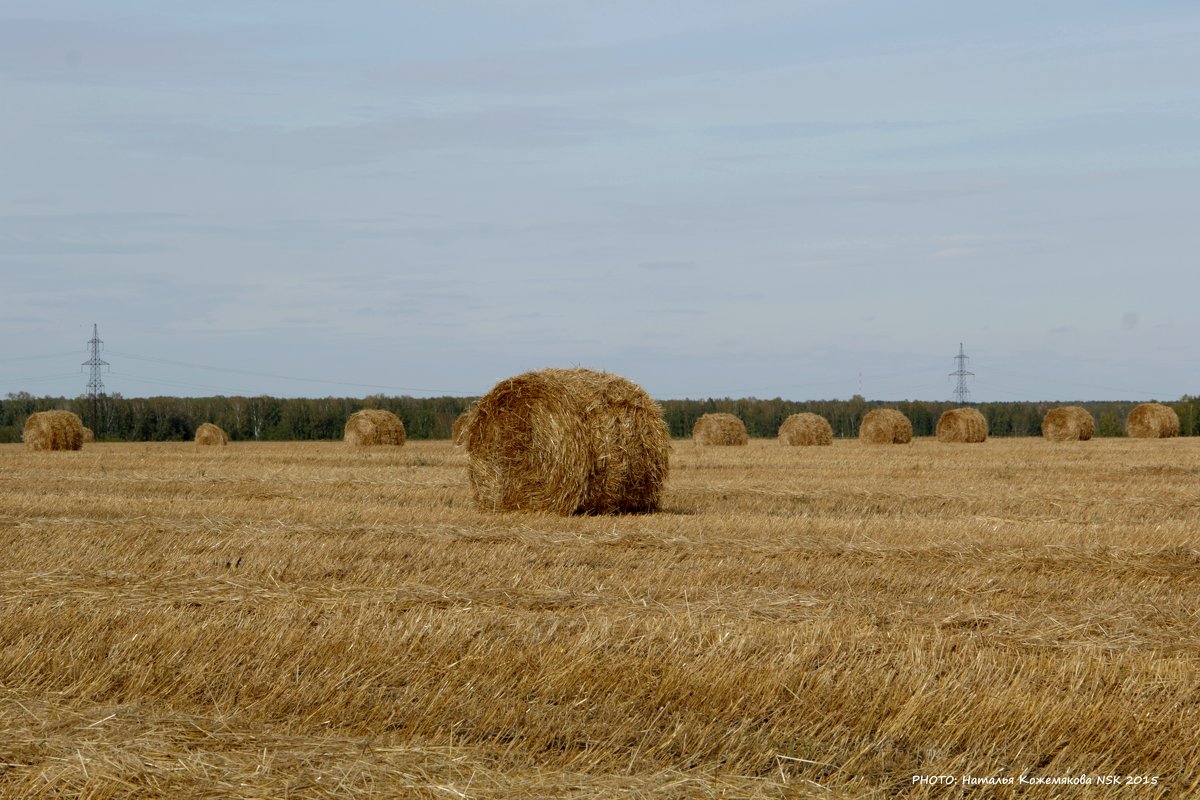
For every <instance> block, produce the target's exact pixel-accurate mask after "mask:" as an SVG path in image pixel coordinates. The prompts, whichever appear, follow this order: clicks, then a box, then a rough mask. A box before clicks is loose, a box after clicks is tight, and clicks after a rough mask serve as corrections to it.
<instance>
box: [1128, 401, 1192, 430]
mask: <svg viewBox="0 0 1200 800" xmlns="http://www.w3.org/2000/svg"><path fill="white" fill-rule="evenodd" d="M1125 430H1126V431H1127V432H1128V433H1129V435H1130V436H1132V437H1133V438H1135V439H1170V438H1171V437H1173V436H1178V435H1179V415H1178V414H1176V413H1175V409H1173V408H1171V407H1170V406H1165V405H1163V404H1162V403H1142V404H1141V405H1139V406H1137V407H1136V408H1134V409H1133V411H1130V412H1129V417H1128V418H1126V420H1125Z"/></svg>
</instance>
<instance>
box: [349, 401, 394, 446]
mask: <svg viewBox="0 0 1200 800" xmlns="http://www.w3.org/2000/svg"><path fill="white" fill-rule="evenodd" d="M343 438H344V440H345V442H346V444H348V445H350V446H352V447H372V446H374V445H395V446H397V447H399V446H400V445H402V444H404V442H405V434H404V423H403V422H401V420H400V418H399V417H397V416H396V415H395V414H393V413H392V412H390V411H387V410H385V409H382V408H364V409H363V410H362V411H355V412H354V413H353V414H351V415H350V419H348V420H346V428H345V432H344V434H343Z"/></svg>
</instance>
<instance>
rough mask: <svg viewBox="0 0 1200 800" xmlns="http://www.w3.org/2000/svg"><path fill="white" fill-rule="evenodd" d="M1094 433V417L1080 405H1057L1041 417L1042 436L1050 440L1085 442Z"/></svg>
mask: <svg viewBox="0 0 1200 800" xmlns="http://www.w3.org/2000/svg"><path fill="white" fill-rule="evenodd" d="M1095 435H1096V418H1095V417H1093V416H1092V414H1091V412H1090V411H1088V410H1087V409H1086V408H1082V407H1081V406H1059V407H1058V408H1052V409H1050V410H1049V411H1047V412H1046V416H1044V417H1042V436H1043V437H1044V438H1045V439H1046V440H1048V441H1051V442H1086V441H1087V440H1088V439H1091V438H1092V437H1093V436H1095Z"/></svg>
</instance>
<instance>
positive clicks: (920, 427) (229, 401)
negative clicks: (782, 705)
mask: <svg viewBox="0 0 1200 800" xmlns="http://www.w3.org/2000/svg"><path fill="white" fill-rule="evenodd" d="M475 399H476V398H469V397H426V398H417V397H385V396H380V395H373V396H370V397H366V398H352V397H324V398H278V397H266V396H262V397H223V396H217V397H147V398H140V397H135V398H125V397H121V396H120V395H111V396H103V397H101V398H100V399H99V403H98V408H97V413H96V415H93V413H92V408H91V403H90V401H89V399H88V398H86V397H76V398H64V397H33V396H32V395H30V394H27V393H25V392H21V393H17V394H8V395H7V396H5V398H4V399H3V400H0V442H19V441H21V432H22V431H23V429H24V425H25V419H26V417H28V416H29V415H30V414H32V413H33V412H35V411H46V410H49V409H55V408H60V409H66V410H68V411H74V412H75V413H76V414H79V416H80V417H82V418H83V421H84V424H85V425H87V426H89V427H90V428H92V430H93V431H95V433H96V436H97V438H98V439H107V440H115V441H134V442H158V441H189V440H191V439H192V438H193V437H194V436H195V433H196V428H197V427H198V426H199V425H200V424H202V423H204V422H212V423H214V424H216V425H219V426H220V427H221V428H223V429H224V430H225V432H226V433H228V434H229V438H230V439H231V440H234V441H247V440H255V439H257V440H260V441H287V440H320V439H341V438H342V431H343V427H344V426H345V424H346V419H347V418H348V417H349V416H350V415H351V414H353V413H354V412H355V411H358V410H359V409H363V408H383V409H387V410H388V411H391V412H393V413H395V414H396V415H397V416H399V417H400V419H402V420H403V421H404V428H405V431H406V433H407V435H408V438H410V439H448V438H450V429H451V427H452V426H453V425H454V420H455V419H456V418H457V417H458V415H459V414H461V413H462V412H463V411H464V410H465V409H466V408H467V407H469V406H470V405H471V403H472V402H473V401H474V400H475ZM661 405H662V408H663V413H664V415H665V417H666V420H667V424H668V425H669V426H670V428H671V435H672V436H674V437H676V438H687V437H689V436H690V435H691V432H692V426H693V425H694V424H695V422H696V420H697V419H698V418H699V417H700V415H702V414H707V413H709V412H712V411H726V412H729V413H732V414H736V415H737V416H738V417H740V418H741V419H742V421H743V422H745V423H746V429H747V430H748V431H749V433H750V435H751V436H753V437H774V436H775V435H776V434H777V432H778V430H779V426H780V425H781V424H782V423H783V421H784V420H785V419H787V418H788V416H790V415H791V414H796V413H799V412H802V411H810V412H813V413H815V414H820V415H821V416H823V417H825V418H826V419H827V420H829V423H830V425H832V426H833V435H834V436H836V437H839V438H850V437H854V436H856V435H857V434H858V426H859V423H861V422H862V418H863V416H864V415H865V414H866V413H867V412H868V411H870V410H871V409H873V408H879V407H882V406H888V407H892V408H897V409H899V410H900V411H901V412H903V413H904V414H905V416H907V417H908V418H909V419H910V420H912V424H913V434H914V435H916V436H932V435H933V434H934V429H935V427H936V426H937V421H938V417H940V416H941V414H942V412H943V411H946V410H947V409H949V408H954V407H955V404H954V403H952V402H930V401H925V400H902V401H898V402H883V401H870V400H865V399H863V398H862V397H859V396H857V395H856V396H854V397H852V398H850V399H849V400H812V401H805V402H795V401H791V400H781V399H778V398H776V399H774V400H759V399H756V398H745V399H741V400H733V399H729V398H725V399H722V400H714V399H708V400H664V401H661ZM974 405H975V407H976V408H978V409H979V410H980V411H981V412H983V415H984V416H985V417H987V421H988V429H989V433H990V435H991V436H1039V435H1040V434H1041V425H1042V417H1043V416H1044V415H1045V413H1046V411H1048V410H1049V409H1051V408H1053V407H1055V406H1059V405H1080V406H1083V407H1084V408H1086V409H1088V411H1090V412H1091V413H1092V416H1094V417H1095V418H1096V435H1097V436H1124V435H1125V417H1126V415H1128V413H1129V411H1130V410H1131V409H1132V408H1133V407H1134V406H1135V405H1137V403H1136V402H1134V401H1076V402H1071V403H1057V402H1056V403H1031V402H1018V403H976V404H974ZM1167 405H1169V406H1171V407H1172V408H1174V409H1175V411H1176V412H1177V413H1178V414H1179V423H1180V433H1181V434H1182V435H1184V436H1197V435H1200V397H1191V396H1185V397H1183V398H1182V399H1181V400H1178V401H1175V402H1167ZM97 417H98V418H97Z"/></svg>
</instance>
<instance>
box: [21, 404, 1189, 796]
mask: <svg viewBox="0 0 1200 800" xmlns="http://www.w3.org/2000/svg"><path fill="white" fill-rule="evenodd" d="M935 420H936V418H935ZM1147 444H1148V443H1147V442H1143V441H1134V440H1132V439H1127V438H1125V437H1114V438H1105V439H1101V440H1099V441H1095V440H1094V441H1092V442H1090V443H1089V446H1087V447H1084V448H1083V449H1084V450H1086V451H1087V452H1086V453H1084V452H1081V450H1080V448H1077V447H1068V446H1059V447H1051V446H1048V445H1046V443H1045V442H1044V441H1042V440H1041V439H1040V438H1035V437H1030V436H1012V437H991V438H989V440H988V446H987V447H977V448H971V447H940V446H937V445H928V446H922V447H893V448H889V449H887V450H886V452H885V453H882V454H881V452H880V449H879V448H870V447H866V446H863V445H860V444H859V443H858V442H857V441H845V440H840V439H837V440H835V441H834V443H833V445H832V446H831V447H828V448H822V450H821V452H820V454H819V455H820V458H815V459H803V458H801V456H803V455H804V454H803V453H797V452H796V451H794V450H791V449H789V448H785V447H781V446H780V445H779V444H778V443H777V442H776V441H774V440H771V441H767V440H762V439H758V440H755V439H752V440H751V441H750V443H749V444H748V445H747V446H746V447H729V448H719V449H716V452H714V449H713V448H708V449H706V448H700V447H691V446H688V447H679V448H676V449H675V450H674V451H673V452H672V454H671V462H672V463H671V466H672V470H671V480H670V481H669V483H668V486H667V489H666V491H665V492H664V495H663V501H662V506H663V513H660V514H653V515H650V514H647V515H628V516H622V517H591V516H575V517H559V516H554V515H549V514H503V515H501V514H490V513H481V512H480V511H479V510H478V509H476V508H475V507H474V503H473V502H472V498H471V492H470V487H469V485H468V482H467V476H466V470H465V469H464V462H465V461H466V456H465V454H464V453H462V452H461V451H457V450H455V448H454V447H453V445H451V443H450V442H449V441H446V440H443V441H411V442H408V443H407V444H406V445H405V447H404V448H401V449H399V450H396V451H395V452H394V453H393V452H390V453H387V454H386V455H385V456H384V457H371V458H364V457H362V454H361V453H356V452H355V451H354V450H353V449H352V448H349V447H346V446H345V445H344V444H343V443H342V442H340V441H339V442H314V441H306V442H254V441H251V442H239V443H238V445H239V446H238V447H237V448H233V447H230V448H227V449H228V450H230V451H232V452H229V453H226V454H224V455H226V456H228V457H223V458H212V459H209V460H208V462H207V463H204V464H198V463H197V453H196V448H195V447H194V445H192V443H191V442H186V443H181V442H109V443H106V444H105V445H104V446H103V447H96V448H90V447H86V446H85V447H84V449H83V451H81V452H79V453H69V454H61V453H60V454H46V453H35V452H30V451H26V450H25V449H24V447H23V446H22V445H19V444H0V465H3V466H4V469H0V526H3V528H4V531H5V535H2V536H0V587H2V588H0V600H2V602H0V797H2V798H66V797H80V798H82V797H86V798H89V800H118V799H120V800H131V799H132V798H137V800H176V799H177V798H214V799H215V798H235V797H236V798H284V797H290V798H295V799H296V800H327V799H329V800H331V799H332V798H338V799H339V800H343V799H348V800H367V798H393V797H395V798H410V797H411V798H425V799H427V800H432V799H433V798H443V799H449V798H478V799H480V800H482V799H483V798H486V799H487V800H559V799H560V798H571V800H610V799H611V798H615V797H638V798H674V800H682V799H683V798H710V799H711V798H718V797H719V798H723V800H767V799H768V798H774V799H778V798H797V799H798V800H802V799H804V798H822V800H849V798H872V800H885V798H888V797H893V798H895V797H903V798H905V799H906V800H941V799H943V798H950V797H953V798H957V799H958V800H983V798H987V800H1051V798H1063V800H1085V799H1086V798H1092V797H1101V798H1122V800H1184V798H1196V797H1200V749H1198V748H1197V747H1196V735H1195V733H1196V731H1197V730H1200V694H1198V693H1197V691H1196V687H1197V666H1198V665H1200V570H1197V569H1196V565H1197V563H1198V559H1200V545H1198V542H1197V537H1196V531H1197V530H1200V504H1197V502H1196V499H1197V491H1196V476H1197V475H1198V474H1200V438H1195V437H1183V438H1179V439H1174V440H1170V441H1166V442H1160V443H1159V444H1161V445H1164V446H1162V447H1147V446H1146V445H1147ZM1150 444H1153V443H1150ZM807 452H810V453H811V451H807ZM881 455H886V456H887V457H886V458H885V457H881ZM54 456H57V457H54ZM800 461H807V462H808V463H806V464H804V465H803V475H802V476H801V475H800V474H798V472H797V465H798V463H799V462H800ZM199 467H203V469H200V468H199ZM115 543H119V544H120V546H115ZM1118 772H1119V773H1120V774H1121V775H1122V776H1123V775H1126V774H1144V775H1147V776H1158V783H1157V785H1140V786H1125V787H1123V788H1122V787H1118V788H1117V789H1115V790H1113V791H1097V790H1096V786H1095V785H1093V786H1054V785H1040V786H1039V785H1029V784H1025V785H1022V784H1017V785H1013V786H1003V785H1001V786H994V787H993V786H974V787H972V786H964V785H963V781H962V780H961V776H964V775H972V776H975V777H976V778H978V777H980V776H1012V777H1014V778H1017V779H1018V780H1019V778H1020V776H1022V775H1026V776H1027V778H1028V780H1029V781H1037V780H1046V779H1049V780H1054V779H1058V780H1062V779H1063V778H1065V777H1067V776H1072V777H1074V776H1078V775H1080V774H1085V775H1090V776H1094V775H1109V774H1117V773H1118ZM936 775H952V776H955V781H956V785H953V786H951V787H949V789H947V787H945V786H938V785H934V786H930V785H922V784H919V783H914V782H913V777H914V776H936Z"/></svg>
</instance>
